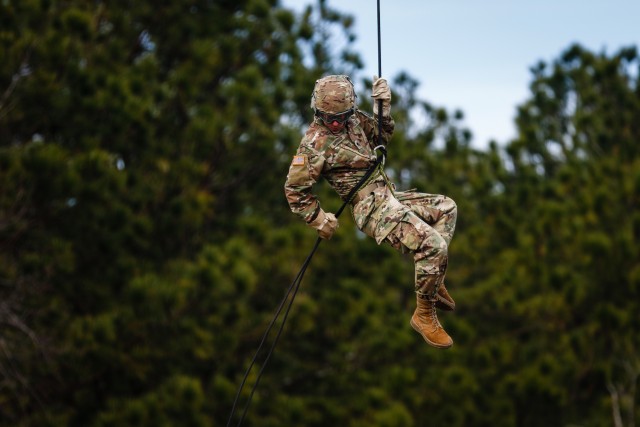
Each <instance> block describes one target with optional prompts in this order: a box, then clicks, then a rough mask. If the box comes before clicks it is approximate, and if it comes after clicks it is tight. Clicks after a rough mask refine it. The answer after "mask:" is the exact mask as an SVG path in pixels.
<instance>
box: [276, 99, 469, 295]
mask: <svg viewBox="0 0 640 427" xmlns="http://www.w3.org/2000/svg"><path fill="white" fill-rule="evenodd" d="M394 126H395V123H394V121H393V119H392V118H391V117H390V116H389V117H388V118H384V116H383V119H382V133H383V140H380V139H379V138H378V135H377V133H378V126H377V121H376V120H374V118H373V117H371V116H369V115H367V114H365V113H363V112H361V111H358V110H356V112H355V114H354V115H352V116H351V117H350V118H349V120H348V122H347V124H346V127H345V128H344V130H343V131H341V132H339V133H337V134H334V133H332V132H331V131H329V130H328V129H327V127H325V126H324V125H323V123H322V121H321V120H320V119H318V118H315V119H314V122H313V123H312V124H311V125H310V126H309V128H308V130H307V131H306V133H305V135H304V137H303V139H302V141H301V142H300V147H299V148H298V151H297V153H296V155H295V156H294V158H293V161H292V162H291V166H290V167H289V173H288V175H287V180H286V183H285V187H284V188H285V194H286V197H287V201H288V203H289V206H290V207H291V210H292V212H294V213H295V214H297V215H298V216H300V217H301V218H302V219H304V220H305V221H306V222H307V223H309V222H311V221H312V220H313V219H314V218H315V216H316V215H317V214H318V212H319V211H320V210H321V209H320V203H319V201H318V199H317V198H316V197H315V196H314V195H313V194H312V192H311V190H312V187H313V184H314V183H316V182H317V181H318V179H319V178H320V177H324V178H325V179H326V180H327V181H328V182H329V184H330V185H331V187H333V189H334V190H335V191H336V192H337V193H338V195H339V196H340V197H341V198H342V199H343V200H345V199H346V198H347V196H348V194H349V192H350V191H351V189H352V188H353V187H354V186H355V185H356V184H357V183H358V182H359V181H360V179H361V178H362V176H364V174H365V173H366V171H367V170H368V169H369V168H370V167H371V166H372V165H373V164H374V163H375V160H376V155H375V153H374V147H376V146H377V145H379V144H381V143H383V142H384V141H389V140H390V137H391V135H392V133H393V130H394ZM351 207H352V214H353V218H354V221H355V223H356V225H357V227H358V228H359V229H360V230H361V231H363V232H364V233H365V234H367V235H368V236H371V237H373V238H374V239H375V240H376V242H377V243H378V244H381V243H382V242H386V243H388V244H390V245H391V246H393V247H394V248H396V249H398V250H400V251H402V252H403V253H406V252H409V253H412V254H413V256H414V261H415V290H416V292H417V293H418V295H423V296H425V297H429V298H434V297H435V294H436V293H437V291H438V287H439V286H440V285H441V284H442V281H443V279H444V275H445V272H446V268H447V249H448V246H449V243H450V242H451V238H452V236H453V233H454V230H455V225H456V212H457V211H456V205H455V203H454V201H453V200H451V199H450V198H448V197H445V196H441V195H432V194H424V193H418V192H416V191H414V190H410V191H394V189H393V188H392V185H391V184H390V183H389V182H388V179H387V177H386V176H385V174H384V173H383V172H382V171H376V172H375V173H374V175H373V177H372V178H371V179H370V180H369V182H368V183H366V184H365V185H363V187H361V189H360V190H359V191H358V193H357V194H356V196H355V197H354V198H353V200H352V201H351Z"/></svg>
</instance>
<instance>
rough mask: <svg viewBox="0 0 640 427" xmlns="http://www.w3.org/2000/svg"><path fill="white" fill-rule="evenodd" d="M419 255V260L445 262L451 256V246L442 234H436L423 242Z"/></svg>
mask: <svg viewBox="0 0 640 427" xmlns="http://www.w3.org/2000/svg"><path fill="white" fill-rule="evenodd" d="M417 255H418V257H419V258H430V259H432V260H440V261H444V260H446V259H447V257H448V256H449V245H448V244H447V241H446V240H445V239H444V238H443V237H442V236H441V235H440V234H438V233H434V234H431V235H429V236H427V237H426V238H425V239H423V240H422V242H421V243H420V247H419V249H418V251H417Z"/></svg>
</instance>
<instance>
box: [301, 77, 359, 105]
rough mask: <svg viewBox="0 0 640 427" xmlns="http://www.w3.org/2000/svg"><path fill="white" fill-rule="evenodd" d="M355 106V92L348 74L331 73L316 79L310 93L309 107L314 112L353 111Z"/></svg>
mask: <svg viewBox="0 0 640 427" xmlns="http://www.w3.org/2000/svg"><path fill="white" fill-rule="evenodd" d="M355 106H356V92H355V90H354V88H353V83H352V82H351V79H350V78H349V76H345V75H331V76H326V77H323V78H321V79H319V80H316V84H315V86H314V88H313V94H312V95H311V108H312V109H313V111H314V112H315V113H318V112H319V111H320V112H322V113H325V114H342V113H346V112H351V113H353V112H354V111H355Z"/></svg>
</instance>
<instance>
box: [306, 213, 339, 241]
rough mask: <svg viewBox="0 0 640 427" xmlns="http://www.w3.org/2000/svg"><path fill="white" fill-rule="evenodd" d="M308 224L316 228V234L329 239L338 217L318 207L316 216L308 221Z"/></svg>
mask: <svg viewBox="0 0 640 427" xmlns="http://www.w3.org/2000/svg"><path fill="white" fill-rule="evenodd" d="M309 225H310V226H312V227H313V228H315V229H316V230H318V235H319V236H320V237H321V238H323V239H325V240H329V239H331V236H333V233H334V232H335V231H336V229H337V228H338V226H339V224H338V218H336V216H335V215H334V214H332V213H327V212H325V211H323V210H322V209H320V211H319V212H318V216H316V218H315V219H314V220H313V221H311V222H310V223H309Z"/></svg>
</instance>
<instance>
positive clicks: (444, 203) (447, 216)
mask: <svg viewBox="0 0 640 427" xmlns="http://www.w3.org/2000/svg"><path fill="white" fill-rule="evenodd" d="M395 195H396V197H397V198H398V200H399V201H400V202H401V203H402V204H403V205H404V206H407V207H408V208H409V209H411V211H413V212H414V213H415V214H416V215H418V217H420V218H421V219H423V220H424V221H425V222H426V223H427V224H429V225H431V226H432V227H433V228H434V229H435V230H436V231H438V233H440V236H442V238H443V239H445V241H446V242H447V245H449V244H451V239H452V238H453V233H454V232H455V228H456V220H457V214H458V209H457V206H456V203H455V202H454V201H453V200H452V199H451V198H449V197H446V196H442V195H439V194H426V193H419V192H416V191H413V190H412V191H398V192H396V193H395ZM436 307H437V308H439V309H442V310H446V311H452V310H455V308H456V302H455V301H454V299H453V298H452V297H451V295H450V294H449V291H448V290H447V287H446V286H445V284H444V278H443V283H442V284H441V285H440V287H439V288H438V302H437V304H436Z"/></svg>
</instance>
